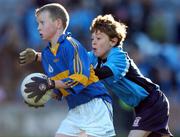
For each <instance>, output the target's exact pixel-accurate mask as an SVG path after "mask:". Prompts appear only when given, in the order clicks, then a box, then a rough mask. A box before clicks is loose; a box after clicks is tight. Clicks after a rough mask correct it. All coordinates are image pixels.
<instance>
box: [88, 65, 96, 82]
mask: <svg viewBox="0 0 180 137" xmlns="http://www.w3.org/2000/svg"><path fill="white" fill-rule="evenodd" d="M98 81H99V78H98V77H97V76H96V75H95V72H94V69H93V66H92V65H91V66H90V76H89V80H88V83H87V85H90V84H91V83H93V82H98Z"/></svg>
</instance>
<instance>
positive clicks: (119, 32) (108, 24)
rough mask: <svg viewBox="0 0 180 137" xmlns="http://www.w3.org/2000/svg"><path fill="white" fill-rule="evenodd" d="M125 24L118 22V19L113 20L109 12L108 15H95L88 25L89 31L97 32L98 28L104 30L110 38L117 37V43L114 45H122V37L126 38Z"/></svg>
mask: <svg viewBox="0 0 180 137" xmlns="http://www.w3.org/2000/svg"><path fill="white" fill-rule="evenodd" d="M126 28H127V26H126V25H124V24H123V23H120V22H118V21H115V19H114V18H113V16H112V15H111V14H109V15H104V16H102V15H99V16H97V17H96V18H95V19H94V20H93V21H92V24H91V26H90V31H91V33H93V32H97V31H98V30H99V31H101V32H104V33H105V34H107V35H108V36H109V38H110V39H112V38H115V37H116V38H118V43H117V44H116V45H115V46H118V45H119V44H120V45H122V43H123V41H124V39H125V38H126V34H127V31H126Z"/></svg>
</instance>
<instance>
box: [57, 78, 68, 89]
mask: <svg viewBox="0 0 180 137" xmlns="http://www.w3.org/2000/svg"><path fill="white" fill-rule="evenodd" d="M54 82H55V88H57V89H60V88H63V89H66V88H70V87H69V86H67V85H66V84H65V83H64V82H63V81H61V80H55V81H54Z"/></svg>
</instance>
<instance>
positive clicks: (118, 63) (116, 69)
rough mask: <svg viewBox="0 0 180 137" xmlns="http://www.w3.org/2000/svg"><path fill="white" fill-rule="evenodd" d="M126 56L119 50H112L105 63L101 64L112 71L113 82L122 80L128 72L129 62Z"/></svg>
mask: <svg viewBox="0 0 180 137" xmlns="http://www.w3.org/2000/svg"><path fill="white" fill-rule="evenodd" d="M126 54H127V53H126V52H124V51H123V50H121V49H120V48H112V50H111V52H110V53H109V55H108V57H107V61H106V62H105V63H104V64H103V66H107V67H109V68H110V69H111V70H112V72H113V75H114V78H115V80H118V79H120V78H122V77H123V76H125V75H126V73H127V72H128V69H129V66H130V62H129V60H128V58H127V55H126Z"/></svg>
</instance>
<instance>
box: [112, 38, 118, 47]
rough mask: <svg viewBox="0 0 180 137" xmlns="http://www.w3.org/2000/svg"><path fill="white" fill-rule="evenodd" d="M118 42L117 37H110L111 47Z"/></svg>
mask: <svg viewBox="0 0 180 137" xmlns="http://www.w3.org/2000/svg"><path fill="white" fill-rule="evenodd" d="M117 42H118V38H116V37H114V38H112V39H111V47H113V46H114V45H116V44H117Z"/></svg>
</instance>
